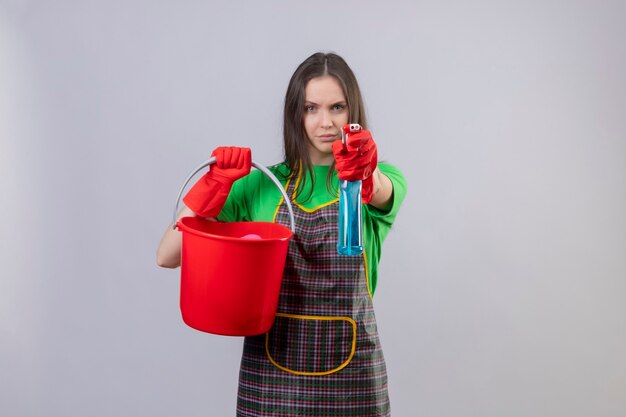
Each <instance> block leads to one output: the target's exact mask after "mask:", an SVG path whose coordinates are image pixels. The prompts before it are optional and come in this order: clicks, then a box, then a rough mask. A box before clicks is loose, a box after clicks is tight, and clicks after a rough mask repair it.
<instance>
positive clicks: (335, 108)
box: [333, 104, 346, 111]
mask: <svg viewBox="0 0 626 417" xmlns="http://www.w3.org/2000/svg"><path fill="white" fill-rule="evenodd" d="M345 108H346V106H344V105H343V104H335V105H334V106H333V110H336V111H341V110H343V109H345Z"/></svg>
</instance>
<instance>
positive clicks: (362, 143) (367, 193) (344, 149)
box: [333, 130, 378, 204]
mask: <svg viewBox="0 0 626 417" xmlns="http://www.w3.org/2000/svg"><path fill="white" fill-rule="evenodd" d="M333 154H334V155H335V161H336V163H335V168H336V169H337V171H338V172H337V176H338V177H339V179H342V180H347V181H358V180H361V181H362V182H363V187H362V189H361V199H362V200H363V203H365V204H368V203H369V202H370V201H372V198H373V197H374V178H373V177H372V174H373V173H374V170H375V169H376V165H377V164H378V150H377V148H376V142H374V139H372V134H371V133H370V132H369V130H362V131H361V132H357V133H350V134H349V135H348V138H347V143H346V146H344V145H343V143H341V141H340V140H338V141H335V142H333Z"/></svg>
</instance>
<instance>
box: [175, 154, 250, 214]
mask: <svg viewBox="0 0 626 417" xmlns="http://www.w3.org/2000/svg"><path fill="white" fill-rule="evenodd" d="M211 156H214V157H215V163H214V164H213V165H211V166H210V167H209V171H208V172H207V173H206V174H204V175H203V176H202V178H200V179H199V180H198V182H196V183H195V184H194V186H193V187H191V189H190V190H189V192H188V193H187V195H185V197H184V198H183V202H184V203H185V204H186V205H187V207H189V208H190V209H191V211H193V212H194V213H196V214H197V215H198V216H201V217H217V215H218V214H220V211H222V207H224V203H226V199H227V198H228V193H230V189H231V187H232V185H233V183H234V182H235V181H236V180H238V179H239V178H241V177H245V176H246V175H248V174H249V173H250V168H251V167H252V153H251V151H250V148H239V147H235V146H220V147H219V148H216V149H215V150H214V151H213V153H212V154H211Z"/></svg>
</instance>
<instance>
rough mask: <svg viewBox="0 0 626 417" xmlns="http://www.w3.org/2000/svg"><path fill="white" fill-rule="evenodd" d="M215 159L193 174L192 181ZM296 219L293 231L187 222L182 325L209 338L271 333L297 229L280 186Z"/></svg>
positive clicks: (276, 226) (199, 220) (279, 227)
mask: <svg viewBox="0 0 626 417" xmlns="http://www.w3.org/2000/svg"><path fill="white" fill-rule="evenodd" d="M212 162H214V159H210V160H209V161H207V162H206V163H205V164H203V165H201V166H200V167H199V168H198V169H197V170H196V171H195V172H194V173H193V174H191V175H190V176H189V177H188V179H187V181H186V182H185V184H184V185H183V187H182V188H181V192H180V193H179V196H178V200H177V204H176V206H177V207H176V209H175V212H176V211H177V208H178V201H180V196H181V195H182V192H183V190H184V188H185V186H186V184H187V183H188V182H189V180H190V179H191V178H192V177H193V176H194V175H195V174H196V173H197V172H198V171H199V170H200V169H202V168H203V167H204V166H206V165H209V164H211V163H212ZM253 165H254V166H255V167H256V168H258V169H260V170H261V171H263V172H264V173H265V174H266V175H269V176H270V178H271V179H272V181H274V183H276V184H277V186H279V188H280V190H281V192H282V193H283V197H284V200H285V201H286V202H287V204H288V208H289V212H290V215H291V230H290V229H289V228H287V227H285V226H282V225H280V224H276V223H266V222H234V223H221V222H216V221H210V220H206V219H203V218H200V217H183V218H181V219H180V220H179V221H178V222H177V223H176V227H178V229H179V230H180V231H181V232H182V252H181V284H180V309H181V313H182V318H183V321H184V322H185V323H186V324H187V325H188V326H190V327H192V328H194V329H196V330H200V331H203V332H207V333H213V334H219V335H226V336H252V335H258V334H262V333H265V332H267V331H268V330H269V329H270V328H271V327H272V324H273V323H274V318H275V316H276V308H277V306H278V295H279V293H280V285H281V282H282V276H283V270H284V267H285V259H286V257H287V249H288V246H289V240H290V239H291V237H292V236H293V232H292V230H294V219H293V210H292V207H291V204H290V202H289V198H287V196H286V194H285V191H284V189H283V187H282V186H281V184H280V182H279V181H278V180H277V179H276V178H275V177H274V175H273V174H271V172H270V171H268V170H267V169H266V168H264V167H261V166H259V165H257V164H256V163H254V162H253Z"/></svg>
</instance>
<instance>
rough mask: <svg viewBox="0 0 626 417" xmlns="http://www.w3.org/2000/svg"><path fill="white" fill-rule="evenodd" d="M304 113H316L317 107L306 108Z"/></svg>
mask: <svg viewBox="0 0 626 417" xmlns="http://www.w3.org/2000/svg"><path fill="white" fill-rule="evenodd" d="M304 111H305V112H307V113H310V112H312V111H315V106H304Z"/></svg>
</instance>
